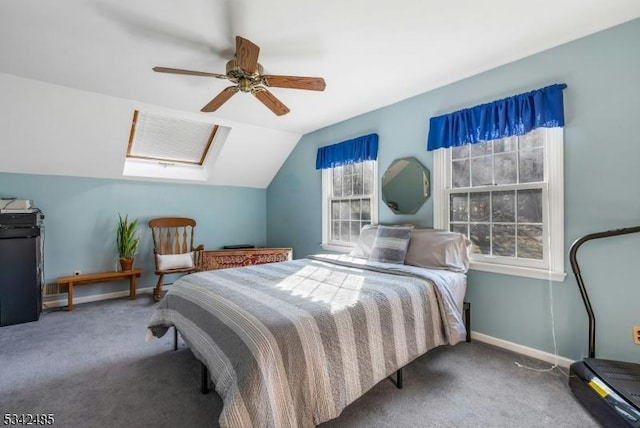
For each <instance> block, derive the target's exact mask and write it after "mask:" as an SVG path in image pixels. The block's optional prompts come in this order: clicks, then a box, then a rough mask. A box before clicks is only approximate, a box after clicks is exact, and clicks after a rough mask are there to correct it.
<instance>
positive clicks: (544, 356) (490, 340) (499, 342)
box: [471, 331, 574, 369]
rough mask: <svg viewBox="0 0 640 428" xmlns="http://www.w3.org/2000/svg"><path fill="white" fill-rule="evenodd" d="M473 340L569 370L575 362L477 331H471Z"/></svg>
mask: <svg viewBox="0 0 640 428" xmlns="http://www.w3.org/2000/svg"><path fill="white" fill-rule="evenodd" d="M471 340H477V341H478V342H483V343H486V344H488V345H493V346H496V347H498V348H503V349H506V350H509V351H512V352H516V353H518V354H522V355H526V356H527V357H532V358H536V359H538V360H542V361H545V362H547V363H549V364H552V365H553V364H558V366H560V367H563V368H567V369H568V368H569V366H570V365H571V364H572V363H573V362H574V361H573V360H570V359H569V358H565V357H561V356H556V355H554V354H551V353H549V352H545V351H541V350H539V349H535V348H530V347H528V346H524V345H520V344H519V343H514V342H509V341H508V340H503V339H498V338H497V337H493V336H487V335H486V334H482V333H476V332H475V331H471Z"/></svg>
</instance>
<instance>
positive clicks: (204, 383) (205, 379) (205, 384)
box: [173, 302, 471, 394]
mask: <svg viewBox="0 0 640 428" xmlns="http://www.w3.org/2000/svg"><path fill="white" fill-rule="evenodd" d="M462 316H463V320H464V326H465V328H466V330H467V337H466V338H465V340H466V341H467V342H471V303H469V302H464V305H463V314H462ZM173 350H174V351H177V350H178V329H177V328H174V329H173ZM389 379H390V380H391V382H393V383H394V384H395V386H396V387H397V388H398V389H402V367H400V368H399V369H398V371H396V379H395V380H393V379H392V378H391V377H389ZM209 391H210V389H209V369H207V366H206V365H205V364H204V363H203V362H202V361H200V392H202V393H203V394H207V393H208V392H209Z"/></svg>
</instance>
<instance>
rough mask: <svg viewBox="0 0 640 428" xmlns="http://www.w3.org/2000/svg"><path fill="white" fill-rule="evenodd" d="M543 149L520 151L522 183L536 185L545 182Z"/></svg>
mask: <svg viewBox="0 0 640 428" xmlns="http://www.w3.org/2000/svg"><path fill="white" fill-rule="evenodd" d="M543 154H544V152H543V149H541V148H540V149H533V150H525V151H520V164H519V167H520V183H535V182H539V181H543V180H544V156H543Z"/></svg>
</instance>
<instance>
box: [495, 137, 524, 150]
mask: <svg viewBox="0 0 640 428" xmlns="http://www.w3.org/2000/svg"><path fill="white" fill-rule="evenodd" d="M517 149H518V137H507V138H502V139H500V140H495V141H494V142H493V153H502V152H512V151H516V150H517Z"/></svg>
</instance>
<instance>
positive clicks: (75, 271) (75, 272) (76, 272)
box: [73, 270, 82, 276]
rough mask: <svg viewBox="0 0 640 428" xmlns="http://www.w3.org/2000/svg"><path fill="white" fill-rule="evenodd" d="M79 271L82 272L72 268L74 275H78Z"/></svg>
mask: <svg viewBox="0 0 640 428" xmlns="http://www.w3.org/2000/svg"><path fill="white" fill-rule="evenodd" d="M81 273H82V272H81V271H79V270H74V271H73V274H74V275H75V276H78V275H80V274H81Z"/></svg>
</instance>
